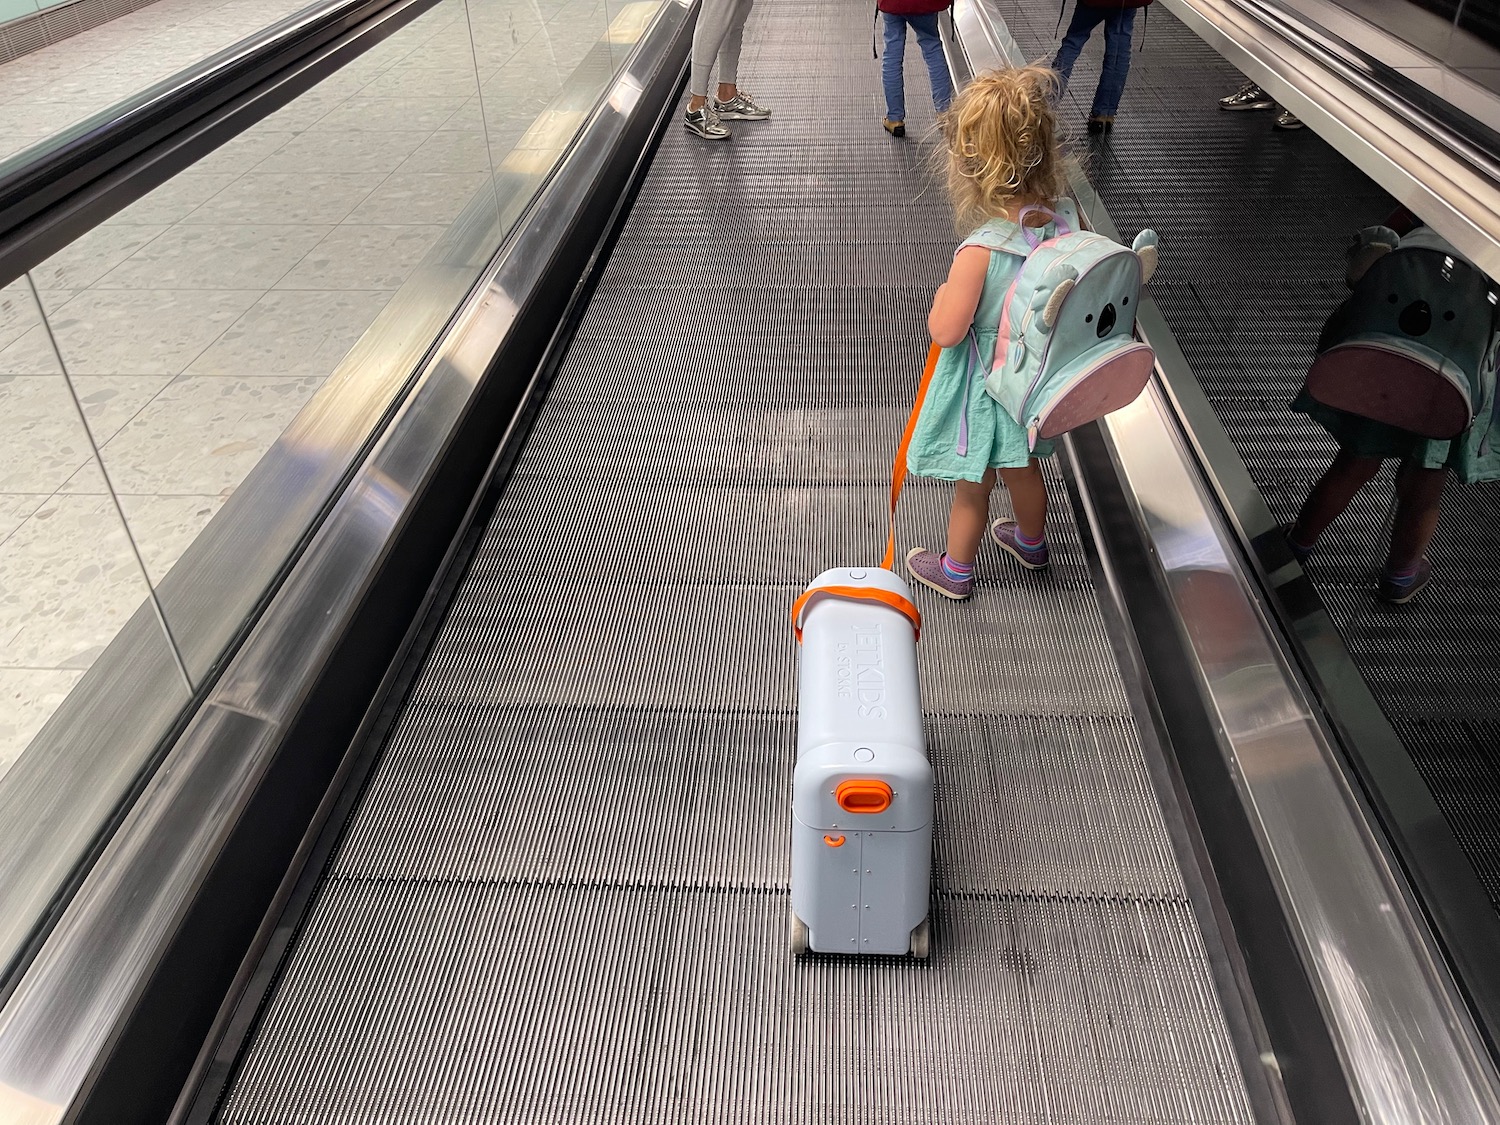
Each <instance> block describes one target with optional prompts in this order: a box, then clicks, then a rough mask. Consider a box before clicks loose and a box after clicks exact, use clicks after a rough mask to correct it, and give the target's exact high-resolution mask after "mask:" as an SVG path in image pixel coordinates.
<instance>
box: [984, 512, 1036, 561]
mask: <svg viewBox="0 0 1500 1125" xmlns="http://www.w3.org/2000/svg"><path fill="white" fill-rule="evenodd" d="M1019 530H1020V528H1019V527H1017V526H1016V524H1015V522H1014V521H1012V520H996V521H995V522H994V523H993V524H991V525H990V535H991V536H993V537H994V540H995V543H996V544H997V545H998V546H999V548H1000V549H1001V550H1002V551H1004V552H1005V553H1006V554H1008V555H1010V556H1011V557H1012V558H1014V559H1015V560H1016V562H1018V563H1020V564H1021V565H1022V566H1024V567H1025V568H1026V569H1027V570H1041V569H1042V568H1043V567H1044V566H1046V565H1047V563H1048V561H1049V559H1048V555H1047V544H1046V543H1045V542H1044V543H1043V544H1042V545H1041V546H1040V547H1023V546H1021V544H1020V543H1019V542H1018V541H1017V540H1016V532H1017V531H1019Z"/></svg>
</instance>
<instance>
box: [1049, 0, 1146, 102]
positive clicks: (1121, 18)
mask: <svg viewBox="0 0 1500 1125" xmlns="http://www.w3.org/2000/svg"><path fill="white" fill-rule="evenodd" d="M1101 23H1102V24H1103V25H1104V72H1103V73H1102V74H1100V75H1099V88H1098V89H1097V90H1095V91H1094V108H1093V109H1092V110H1090V111H1089V116H1090V117H1113V116H1114V115H1115V111H1116V110H1118V109H1119V108H1120V96H1121V95H1122V94H1124V93H1125V79H1126V77H1128V76H1129V74H1130V37H1131V34H1132V33H1133V32H1134V31H1135V9H1134V8H1124V9H1120V8H1090V7H1088V6H1087V5H1086V4H1084V3H1082V0H1079V3H1078V5H1077V6H1076V7H1075V8H1074V9H1073V22H1072V23H1070V24H1068V34H1067V35H1066V36H1064V38H1063V42H1062V47H1061V49H1060V50H1059V51H1058V52H1057V58H1056V59H1054V60H1053V62H1052V68H1053V69H1054V70H1056V71H1057V72H1058V73H1059V74H1060V75H1062V82H1063V89H1064V90H1066V89H1067V88H1068V78H1069V76H1070V75H1071V74H1072V73H1073V64H1074V63H1075V62H1077V61H1078V55H1079V52H1081V51H1082V50H1083V45H1084V44H1085V43H1087V42H1088V41H1089V36H1090V35H1092V34H1093V33H1094V28H1096V27H1098V26H1099V25H1100V24H1101Z"/></svg>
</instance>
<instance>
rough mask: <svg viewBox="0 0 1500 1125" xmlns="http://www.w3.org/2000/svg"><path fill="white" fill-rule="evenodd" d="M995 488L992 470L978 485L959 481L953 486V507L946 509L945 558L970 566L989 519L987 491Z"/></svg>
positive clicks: (988, 495) (977, 551) (972, 563)
mask: <svg viewBox="0 0 1500 1125" xmlns="http://www.w3.org/2000/svg"><path fill="white" fill-rule="evenodd" d="M994 488H995V470H994V469H990V470H988V471H987V472H986V473H985V474H984V479H983V480H982V481H980V482H979V483H978V484H975V483H974V482H973V481H970V480H961V481H958V482H957V483H956V484H955V485H954V487H953V507H952V509H950V510H949V512H948V557H949V558H950V559H952V560H953V561H954V562H956V563H959V564H960V565H962V566H973V565H974V556H975V555H977V554H978V553H979V541H980V540H981V539H983V538H984V525H985V524H986V523H988V522H989V518H990V493H991V492H993V491H994Z"/></svg>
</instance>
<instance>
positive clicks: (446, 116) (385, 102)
mask: <svg viewBox="0 0 1500 1125" xmlns="http://www.w3.org/2000/svg"><path fill="white" fill-rule="evenodd" d="M478 88H479V87H478V83H475V84H474V86H473V88H472V89H470V90H469V92H468V93H469V95H470V96H472V95H473V94H474V92H475V90H477V89H478ZM464 102H465V98H464V97H462V96H457V97H454V96H448V97H391V98H376V97H370V96H369V95H366V94H360V95H357V96H356V97H353V98H350V99H348V100H347V101H345V102H344V103H343V104H342V105H340V106H338V107H337V108H336V109H334V110H332V111H330V112H329V114H328V116H326V117H324V118H323V119H322V120H321V121H320V122H318V127H319V128H320V129H321V128H327V129H346V130H349V131H351V132H371V131H374V132H396V133H399V132H410V133H431V132H435V131H436V130H438V129H442V128H446V127H447V125H448V122H449V120H450V119H451V118H452V117H453V116H454V114H456V113H457V112H458V111H459V110H460V109H462V108H463V106H464Z"/></svg>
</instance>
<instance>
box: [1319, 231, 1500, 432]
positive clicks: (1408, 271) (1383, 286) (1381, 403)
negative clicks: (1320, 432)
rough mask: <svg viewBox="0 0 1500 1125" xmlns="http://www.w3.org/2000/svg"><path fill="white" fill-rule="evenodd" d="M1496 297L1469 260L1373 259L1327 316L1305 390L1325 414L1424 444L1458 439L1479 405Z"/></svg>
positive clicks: (1423, 253)
mask: <svg viewBox="0 0 1500 1125" xmlns="http://www.w3.org/2000/svg"><path fill="white" fill-rule="evenodd" d="M1392 237H1394V236H1392ZM1496 299H1497V298H1496V295H1495V287H1494V286H1493V285H1491V284H1490V282H1489V279H1488V278H1486V277H1485V276H1484V274H1483V273H1481V272H1480V271H1479V270H1477V269H1475V268H1474V267H1473V266H1471V265H1469V264H1468V263H1467V262H1464V261H1462V260H1460V259H1458V258H1456V257H1455V256H1453V255H1451V254H1448V253H1445V252H1444V251H1443V250H1441V249H1435V248H1431V247H1427V246H1421V245H1404V246H1398V247H1397V248H1396V249H1394V250H1391V251H1390V252H1389V253H1386V254H1384V255H1383V256H1382V257H1379V258H1376V259H1375V260H1374V262H1373V264H1371V265H1370V266H1369V267H1368V269H1366V270H1365V272H1364V274H1363V276H1361V277H1360V278H1359V279H1358V280H1357V281H1356V283H1355V286H1354V293H1353V295H1352V296H1350V298H1349V299H1348V300H1347V301H1345V302H1344V303H1343V304H1342V305H1340V306H1339V307H1338V308H1337V309H1335V310H1334V313H1333V315H1332V316H1331V317H1329V319H1328V322H1327V324H1325V325H1324V327H1323V335H1322V338H1321V339H1320V340H1319V341H1318V352H1319V355H1318V358H1317V359H1316V360H1315V361H1314V362H1313V365H1312V368H1311V370H1309V371H1308V374H1307V391H1308V393H1309V394H1310V395H1311V396H1312V397H1313V398H1314V399H1315V400H1316V401H1318V402H1321V403H1322V404H1323V405H1325V406H1331V407H1333V408H1335V409H1338V410H1342V411H1345V412H1347V413H1349V414H1354V415H1357V416H1359V417H1361V418H1370V419H1372V420H1374V421H1377V422H1383V423H1385V424H1386V425H1390V426H1395V427H1397V428H1398V429H1402V430H1406V431H1408V432H1410V433H1414V434H1417V435H1419V436H1421V437H1426V438H1432V439H1437V440H1447V439H1450V438H1454V437H1457V436H1458V435H1459V434H1461V433H1463V432H1464V431H1465V430H1466V429H1468V428H1469V426H1470V425H1471V424H1472V423H1473V421H1474V416H1475V412H1476V411H1477V410H1478V409H1479V407H1480V403H1481V401H1482V399H1483V389H1482V386H1481V378H1482V373H1483V371H1484V368H1485V363H1486V359H1487V356H1488V353H1489V351H1490V348H1491V342H1492V339H1493V337H1494V331H1495V303H1496Z"/></svg>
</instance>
